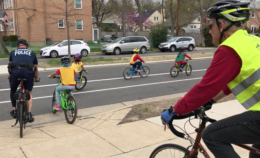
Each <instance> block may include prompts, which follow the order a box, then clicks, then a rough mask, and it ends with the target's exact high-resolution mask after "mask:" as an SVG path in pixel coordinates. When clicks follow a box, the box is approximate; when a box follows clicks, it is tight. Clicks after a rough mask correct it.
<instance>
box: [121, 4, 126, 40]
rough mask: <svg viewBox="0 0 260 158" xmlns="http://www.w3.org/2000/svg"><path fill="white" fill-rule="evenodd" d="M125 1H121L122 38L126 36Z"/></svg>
mask: <svg viewBox="0 0 260 158" xmlns="http://www.w3.org/2000/svg"><path fill="white" fill-rule="evenodd" d="M125 2H126V0H123V12H122V13H123V14H122V24H123V25H122V27H123V37H125V36H126V33H125V6H126V3H125Z"/></svg>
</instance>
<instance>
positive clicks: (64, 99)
mask: <svg viewBox="0 0 260 158" xmlns="http://www.w3.org/2000/svg"><path fill="white" fill-rule="evenodd" d="M52 78H56V79H57V80H59V86H60V85H61V82H60V76H53V77H52ZM69 92H70V90H65V91H60V98H61V103H62V109H63V110H64V114H65V118H66V121H67V123H69V124H73V123H74V122H75V120H76V118H77V114H78V107H77V104H76V101H75V99H74V97H73V96H70V95H69ZM55 104H56V97H55V90H54V92H53V96H52V105H51V108H52V113H53V114H56V112H57V110H56V109H54V108H53V106H54V105H55Z"/></svg>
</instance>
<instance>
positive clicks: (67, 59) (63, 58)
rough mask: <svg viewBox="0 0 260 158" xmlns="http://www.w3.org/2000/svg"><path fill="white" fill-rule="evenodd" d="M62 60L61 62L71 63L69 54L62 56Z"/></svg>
mask: <svg viewBox="0 0 260 158" xmlns="http://www.w3.org/2000/svg"><path fill="white" fill-rule="evenodd" d="M60 61H61V64H70V58H69V57H68V56H65V57H62V58H61V59H60Z"/></svg>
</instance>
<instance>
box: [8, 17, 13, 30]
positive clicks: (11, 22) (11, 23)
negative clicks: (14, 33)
mask: <svg viewBox="0 0 260 158" xmlns="http://www.w3.org/2000/svg"><path fill="white" fill-rule="evenodd" d="M9 28H10V30H13V29H14V23H13V19H10V20H9Z"/></svg>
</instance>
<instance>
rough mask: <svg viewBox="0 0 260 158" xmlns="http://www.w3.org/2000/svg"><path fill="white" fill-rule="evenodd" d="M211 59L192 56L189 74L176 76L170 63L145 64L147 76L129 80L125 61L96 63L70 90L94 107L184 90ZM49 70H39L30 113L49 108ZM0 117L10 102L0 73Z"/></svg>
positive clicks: (80, 101) (5, 117) (81, 103)
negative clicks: (125, 75) (82, 82)
mask: <svg viewBox="0 0 260 158" xmlns="http://www.w3.org/2000/svg"><path fill="white" fill-rule="evenodd" d="M210 62H211V60H192V61H190V64H191V65H192V68H193V72H192V74H191V76H186V74H185V73H180V74H179V76H178V77H177V78H172V77H171V76H170V74H169V71H170V68H171V67H172V66H173V62H172V63H156V64H154V63H153V64H146V66H148V67H149V68H150V70H151V73H150V75H149V76H148V77H147V78H141V77H140V76H139V75H138V76H136V77H133V78H132V79H130V80H125V79H124V78H123V77H122V74H123V71H124V69H125V68H126V67H127V66H126V65H122V66H114V67H99V68H90V69H88V71H89V73H88V74H87V75H86V74H85V75H86V76H87V78H88V83H87V85H86V87H85V88H84V89H83V90H81V91H76V90H75V91H74V97H75V99H76V101H77V104H78V107H79V109H82V108H88V107H95V106H101V105H107V104H113V103H119V102H124V101H132V100H138V99H144V98H150V97H156V96H163V95H168V94H175V93H181V92H187V91H188V90H189V89H190V88H191V87H192V86H193V85H195V84H196V83H198V82H199V81H200V80H201V77H202V76H203V75H204V74H205V71H206V69H207V68H208V66H209V65H210ZM51 73H52V72H40V77H41V82H40V83H36V84H35V87H34V89H33V97H34V101H33V108H32V109H33V110H32V113H33V114H34V115H40V114H46V113H50V112H51V100H52V94H53V91H54V89H55V87H56V86H57V83H56V80H55V79H49V78H47V77H46V76H47V75H49V74H51ZM0 80H1V82H0V87H1V88H0V96H1V97H0V107H1V111H0V121H3V120H9V119H11V117H10V115H9V112H10V111H11V102H10V99H9V93H10V91H9V82H8V80H7V76H0Z"/></svg>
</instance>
